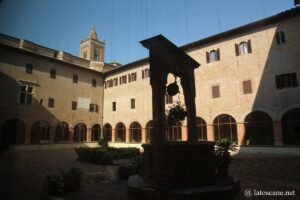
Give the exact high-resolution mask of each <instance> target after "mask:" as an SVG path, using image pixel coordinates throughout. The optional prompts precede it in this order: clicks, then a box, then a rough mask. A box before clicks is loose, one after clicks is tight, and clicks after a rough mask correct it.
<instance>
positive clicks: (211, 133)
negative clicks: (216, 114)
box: [207, 124, 215, 141]
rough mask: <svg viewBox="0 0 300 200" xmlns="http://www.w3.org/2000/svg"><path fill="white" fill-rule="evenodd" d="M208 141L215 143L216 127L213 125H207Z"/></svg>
mask: <svg viewBox="0 0 300 200" xmlns="http://www.w3.org/2000/svg"><path fill="white" fill-rule="evenodd" d="M207 141H215V137H214V126H213V125H212V124H210V125H207Z"/></svg>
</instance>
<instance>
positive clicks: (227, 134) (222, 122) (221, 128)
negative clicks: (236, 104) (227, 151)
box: [213, 114, 238, 144]
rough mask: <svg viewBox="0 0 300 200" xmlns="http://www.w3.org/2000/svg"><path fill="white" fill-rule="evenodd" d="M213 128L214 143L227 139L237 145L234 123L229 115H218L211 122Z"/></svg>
mask: <svg viewBox="0 0 300 200" xmlns="http://www.w3.org/2000/svg"><path fill="white" fill-rule="evenodd" d="M213 127H214V137H215V140H216V141H218V140H220V139H225V138H228V139H230V140H231V141H232V142H234V143H236V144H237V143H238V142H237V141H238V138H237V126H236V121H235V119H234V118H233V117H232V116H231V115H228V114H221V115H218V116H217V117H216V118H215V119H214V121H213Z"/></svg>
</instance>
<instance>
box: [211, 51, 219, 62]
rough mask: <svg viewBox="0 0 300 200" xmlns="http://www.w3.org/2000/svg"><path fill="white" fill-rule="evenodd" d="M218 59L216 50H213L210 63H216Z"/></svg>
mask: <svg viewBox="0 0 300 200" xmlns="http://www.w3.org/2000/svg"><path fill="white" fill-rule="evenodd" d="M217 58H218V56H217V51H216V50H212V51H210V52H209V62H214V61H216V60H218V59H217Z"/></svg>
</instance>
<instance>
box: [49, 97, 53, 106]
mask: <svg viewBox="0 0 300 200" xmlns="http://www.w3.org/2000/svg"><path fill="white" fill-rule="evenodd" d="M48 107H49V108H54V98H49V99H48Z"/></svg>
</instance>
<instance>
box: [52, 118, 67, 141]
mask: <svg viewBox="0 0 300 200" xmlns="http://www.w3.org/2000/svg"><path fill="white" fill-rule="evenodd" d="M69 137H70V133H69V124H68V123H67V122H64V121H62V122H60V123H59V124H58V125H57V126H56V132H55V142H56V143H66V142H70V140H69Z"/></svg>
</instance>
